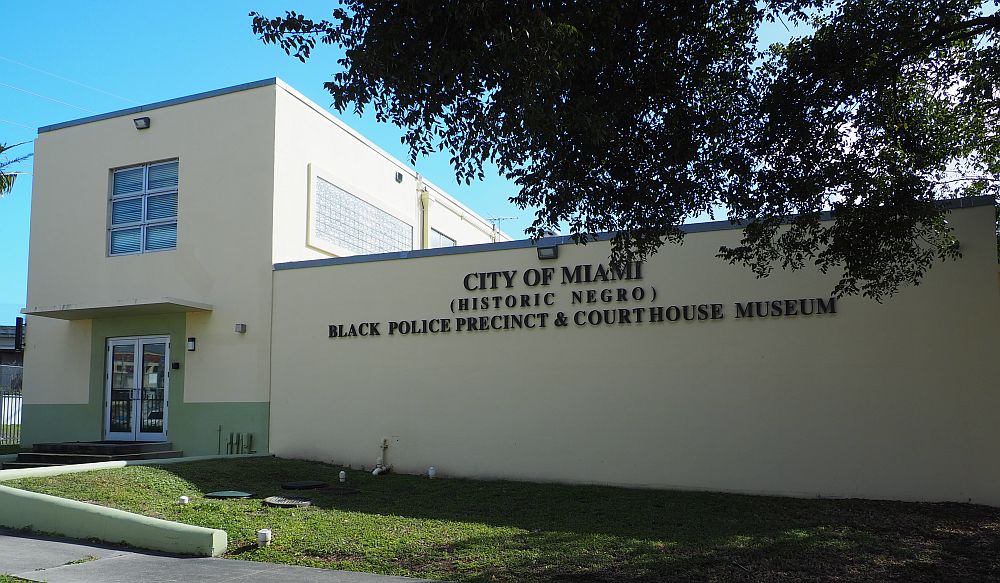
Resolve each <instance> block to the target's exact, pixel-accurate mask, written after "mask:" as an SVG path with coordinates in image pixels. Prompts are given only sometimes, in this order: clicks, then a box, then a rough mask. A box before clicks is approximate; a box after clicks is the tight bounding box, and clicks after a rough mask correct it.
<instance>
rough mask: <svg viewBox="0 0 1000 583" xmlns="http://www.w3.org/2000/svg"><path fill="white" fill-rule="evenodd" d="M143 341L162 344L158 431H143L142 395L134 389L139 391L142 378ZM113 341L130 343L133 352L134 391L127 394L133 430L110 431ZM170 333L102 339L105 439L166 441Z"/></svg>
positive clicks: (119, 343)
mask: <svg viewBox="0 0 1000 583" xmlns="http://www.w3.org/2000/svg"><path fill="white" fill-rule="evenodd" d="M146 344H163V345H164V351H163V363H162V373H163V409H162V411H163V431H162V432H160V433H148V432H142V431H140V429H141V427H142V426H141V424H140V419H139V417H140V416H141V402H142V401H141V399H139V398H137V396H138V395H137V394H136V393H135V392H134V391H142V378H143V375H144V374H145V371H143V370H142V369H143V366H142V357H143V352H144V351H143V346H145V345H146ZM114 345H119V346H121V345H125V346H128V345H131V346H132V354H133V363H134V366H133V371H132V372H133V377H132V378H133V383H132V384H133V387H132V388H131V389H130V391H133V393H132V395H131V396H130V401H131V402H132V407H131V415H132V431H127V432H126V431H115V432H113V431H111V372H112V371H111V368H112V359H113V357H114V351H113V350H112V349H111V347H112V346H114ZM169 404H170V336H167V335H163V334H153V335H149V336H116V337H112V338H107V339H106V340H105V359H104V407H103V408H102V414H103V420H102V435H103V438H104V439H105V440H108V441H167V435H168V433H169V431H170V429H169V425H168V413H169V410H170V405H169Z"/></svg>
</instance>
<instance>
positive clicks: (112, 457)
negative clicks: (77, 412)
mask: <svg viewBox="0 0 1000 583" xmlns="http://www.w3.org/2000/svg"><path fill="white" fill-rule="evenodd" d="M183 456H184V452H183V451H178V450H175V449H173V444H172V443H170V442H169V441H164V442H152V441H74V442H68V443H36V444H35V445H34V446H32V448H31V451H30V452H24V453H19V454H18V455H17V459H16V460H15V461H13V462H7V463H5V464H3V469H5V470H9V469H14V468H43V467H50V466H64V465H70V464H88V463H94V462H111V461H132V460H151V459H163V458H173V457H183Z"/></svg>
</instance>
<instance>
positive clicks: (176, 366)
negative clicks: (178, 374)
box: [170, 362, 181, 370]
mask: <svg viewBox="0 0 1000 583" xmlns="http://www.w3.org/2000/svg"><path fill="white" fill-rule="evenodd" d="M170 368H172V369H174V370H180V369H181V363H179V362H171V363H170Z"/></svg>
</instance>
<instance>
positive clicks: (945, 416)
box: [24, 81, 1000, 505]
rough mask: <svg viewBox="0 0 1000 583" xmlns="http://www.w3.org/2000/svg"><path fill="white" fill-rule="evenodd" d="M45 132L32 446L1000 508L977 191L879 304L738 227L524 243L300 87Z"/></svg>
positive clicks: (992, 268)
mask: <svg viewBox="0 0 1000 583" xmlns="http://www.w3.org/2000/svg"><path fill="white" fill-rule="evenodd" d="M138 117H149V118H150V119H149V121H150V127H149V129H145V130H136V129H135V127H134V126H133V125H132V124H133V119H134V118H138ZM247 120H266V123H264V122H261V123H260V124H259V125H254V124H251V123H248V122H247ZM95 144H100V147H94V145H95ZM36 152H37V154H36V156H37V161H36V166H35V168H36V178H35V182H36V186H35V188H36V193H35V200H34V208H33V209H32V240H31V257H30V266H29V295H28V301H29V307H28V308H27V310H26V312H27V313H28V314H30V323H29V330H30V334H29V337H28V346H27V351H26V355H25V360H26V373H25V377H26V378H25V387H26V390H25V395H26V396H25V399H26V401H25V402H26V405H25V412H24V416H25V428H24V432H25V436H26V440H27V441H29V442H30V441H51V440H71V439H72V440H76V439H79V440H93V439H101V438H111V439H169V440H171V441H173V442H174V443H175V444H176V445H177V446H178V447H180V448H183V449H184V450H185V452H187V453H189V454H196V453H215V452H216V451H217V450H219V449H222V448H220V446H219V441H220V436H222V437H223V440H224V438H225V437H224V436H227V435H228V434H229V433H231V432H241V433H251V434H253V436H254V448H255V449H257V450H259V451H265V450H266V451H270V452H272V453H274V454H276V455H280V456H286V457H302V458H309V459H316V460H322V461H327V462H330V461H332V462H334V463H338V464H345V465H351V466H354V467H364V468H366V469H372V468H373V466H375V465H376V463H383V464H385V465H387V466H391V467H392V469H393V470H394V471H398V472H407V473H423V472H426V471H427V470H428V468H429V467H431V466H434V467H435V468H437V471H438V472H439V474H440V475H445V476H469V477H479V478H509V479H528V480H552V481H567V482H592V483H602V484H619V485H628V486H642V487H658V488H685V489H708V490H720V491H738V492H753V493H769V494H784V495H797V496H847V497H867V498H889V499H907V500H955V501H972V502H979V503H986V504H993V505H1000V464H997V463H996V458H997V454H998V453H1000V424H998V423H997V415H998V412H1000V392H998V391H997V386H996V381H995V369H996V355H997V354H1000V293H998V286H997V257H996V240H995V230H994V212H995V207H994V206H993V202H992V200H989V199H966V200H961V201H954V203H953V204H952V214H951V216H950V218H949V221H950V222H951V224H952V225H953V226H954V227H955V230H956V233H957V235H958V237H959V239H960V241H961V243H962V253H963V257H962V259H961V260H958V261H954V262H947V263H942V264H938V265H936V266H935V267H934V268H933V269H932V270H931V272H930V273H929V275H928V276H927V278H926V279H925V281H924V282H923V283H922V284H921V285H920V286H917V287H913V288H908V289H904V290H902V291H901V292H900V293H899V294H898V295H897V296H896V297H894V298H892V299H891V300H889V301H887V302H885V303H882V304H879V303H875V302H872V301H870V300H866V299H862V298H847V299H835V298H831V297H830V290H831V289H832V287H833V285H834V283H835V282H834V279H833V278H832V277H828V276H823V275H820V274H817V273H814V272H812V271H805V272H797V273H785V272H779V273H776V274H775V275H773V276H772V277H770V278H767V279H763V280H758V279H755V278H754V277H753V275H752V274H750V273H749V272H747V271H744V270H741V269H739V268H735V267H732V266H729V265H728V264H726V263H724V262H722V261H720V260H718V259H716V258H715V254H716V252H717V250H718V249H719V246H720V245H723V244H731V243H734V242H736V241H738V240H739V236H740V232H739V231H738V230H734V229H731V228H729V225H728V224H727V223H707V224H701V225H693V226H690V227H688V231H689V234H688V236H687V238H686V239H685V243H684V245H682V246H669V247H667V248H664V249H663V250H662V251H661V252H660V253H659V254H657V255H656V256H654V257H653V258H652V259H650V260H649V261H648V262H646V263H644V264H633V265H630V266H629V267H628V268H626V269H618V270H616V269H613V268H611V267H609V266H608V265H607V256H608V245H607V242H606V241H603V242H597V243H592V244H589V245H586V246H576V245H573V244H572V243H570V242H569V241H568V240H566V239H564V238H559V237H556V238H551V239H546V240H542V241H539V242H537V243H532V242H531V241H510V240H507V239H506V237H503V236H502V235H498V234H496V233H494V232H493V231H492V229H491V228H490V227H489V225H487V224H486V223H484V222H483V221H482V220H481V219H479V218H478V217H476V216H475V215H474V214H473V213H471V212H469V211H468V210H467V209H465V208H464V207H462V206H461V205H459V204H458V203H457V202H455V201H453V200H451V199H450V198H448V197H447V196H446V195H444V194H443V193H441V192H440V191H439V190H437V189H435V188H433V186H431V185H428V184H426V183H422V182H421V181H420V180H419V177H417V176H415V175H414V174H413V173H412V172H411V171H410V170H408V169H407V168H405V167H404V166H402V165H400V164H399V163H397V162H395V161H393V160H392V159H391V158H389V157H387V156H386V155H385V154H383V153H382V152H380V151H379V150H378V149H377V148H375V147H373V146H371V145H370V144H368V143H367V142H366V141H364V140H363V139H362V138H360V137H359V136H357V135H356V134H355V133H353V132H351V131H350V130H349V129H347V128H345V127H344V126H343V125H342V124H340V123H339V122H337V121H336V120H335V119H333V118H331V117H330V116H329V115H327V114H326V113H324V112H323V111H322V110H321V109H319V108H317V107H316V106H315V105H312V104H310V103H309V102H308V101H306V100H305V99H303V98H302V97H301V96H299V95H298V94H296V93H295V92H294V91H292V90H291V89H289V88H287V87H285V86H284V85H283V84H281V83H280V82H276V81H271V82H264V83H259V84H251V85H248V86H245V87H240V88H234V89H230V90H223V91H221V92H215V93H213V94H207V95H203V96H195V97H193V98H186V99H183V100H178V101H177V102H167V103H164V104H157V105H154V106H150V107H149V108H144V109H143V110H142V111H128V112H121V113H118V114H112V115H110V116H103V117H102V118H101V119H95V120H82V121H81V122H71V123H70V124H66V125H65V127H61V126H55V127H53V128H43V131H42V132H41V134H40V137H39V140H38V144H37V147H36ZM174 162H176V164H175V163H174ZM171 164H173V166H171ZM136 168H140V169H141V172H140V171H138V170H135V169H136ZM397 173H400V174H401V176H400V175H398V174H397ZM122 174H125V175H124V176H120V175H122ZM140 174H141V177H140ZM175 176H176V179H175V178H174V177H175ZM425 191H426V193H427V194H426V195H425V194H424V193H425ZM67 193H72V196H70V195H68V194H67ZM161 197H166V198H161ZM170 197H173V198H170ZM135 200H139V201H140V202H138V203H136V202H132V203H129V204H120V205H119V207H120V208H118V209H117V210H118V211H119V216H118V217H116V216H115V212H116V207H115V205H116V203H118V202H119V201H135ZM171 201H175V204H176V215H175V217H176V218H173V217H174V215H171V214H170V212H169V210H167V211H163V210H162V209H164V208H167V209H169V208H172V207H171ZM130 205H131V206H130ZM139 208H141V209H142V212H143V213H145V214H144V215H142V216H141V217H140V215H139V214H136V213H139V210H136V209H139ZM150 209H153V211H152V217H153V218H152V219H150V218H149V217H150ZM129 212H131V213H132V215H129V214H128V213H129ZM345 212H346V213H354V214H352V215H350V216H352V217H357V218H355V219H353V220H347V221H345V220H344V216H345V215H344V213H345ZM158 213H159V214H158ZM136 217H139V218H136ZM126 219H135V220H126ZM163 225H174V227H170V226H167V227H164V226H163ZM171 228H173V230H174V231H173V232H176V241H175V242H173V243H172V245H173V246H172V247H168V248H167V249H164V250H157V249H155V248H156V247H157V245H167V244H170V243H171V241H172V239H171V238H170V233H171ZM129 229H131V231H129ZM136 229H138V232H136ZM408 229H409V230H408ZM119 231H128V232H126V233H119ZM54 234H58V235H54ZM498 237H499V240H496V241H494V240H493V239H494V238H498ZM449 240H450V241H454V242H456V243H457V246H447V247H443V248H435V247H439V246H441V245H443V244H446V243H449V242H450V241H449ZM137 241H138V243H137ZM164 241H166V243H164ZM67 243H70V244H67ZM116 245H118V247H116ZM128 245H132V247H128ZM135 245H139V249H138V250H136V249H135ZM144 245H145V246H149V245H152V247H154V249H153V250H152V251H154V252H144V251H150V250H149V249H148V248H147V247H144ZM189 341H191V343H192V346H191V347H190V348H193V350H189V347H187V346H186V345H187V343H188V342H189ZM168 343H169V346H167V344H168ZM165 346H166V348H164V347H165ZM164 350H166V351H168V352H164ZM126 355H131V360H129V359H128V358H126ZM56 363H58V365H56ZM167 363H169V365H170V366H169V368H168V366H167ZM164 373H168V374H169V377H168V376H167V374H164ZM119 377H120V378H119ZM129 379H131V380H129ZM165 382H169V385H168V386H163V387H161V386H160V385H161V384H164V383H165ZM130 383H131V384H130ZM158 391H159V392H158ZM160 394H166V395H167V396H166V397H164V399H165V400H164V406H163V407H162V408H160V409H156V407H155V406H153V407H147V405H146V402H147V401H149V400H150V399H149V398H147V396H150V397H151V398H152V399H153V400H154V401H155V400H156V399H157V398H159V396H158V395H160ZM126 401H127V403H125V402H126ZM116 403H117V405H116ZM123 403H124V405H123ZM154 404H155V403H154ZM116 407H118V409H116ZM122 407H124V408H126V409H127V410H128V411H129V412H130V415H131V416H130V417H129V420H130V423H131V425H129V427H130V428H131V433H128V432H126V431H123V430H122V428H123V427H124V425H123V422H122V420H121V418H120V417H121V415H120V411H119V409H121V408H122ZM157 411H159V412H160V414H159V415H156V413H157ZM160 427H162V428H163V430H162V432H163V435H160V434H158V433H156V431H157V430H159V428H160ZM150 430H152V431H150Z"/></svg>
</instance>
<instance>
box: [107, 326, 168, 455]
mask: <svg viewBox="0 0 1000 583" xmlns="http://www.w3.org/2000/svg"><path fill="white" fill-rule="evenodd" d="M107 352H108V360H107V371H106V374H105V397H104V438H105V439H108V440H115V441H166V440H167V402H168V401H167V397H168V392H169V378H168V377H169V369H170V339H169V338H168V337H166V336H147V337H139V338H112V339H109V340H108V351H107Z"/></svg>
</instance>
